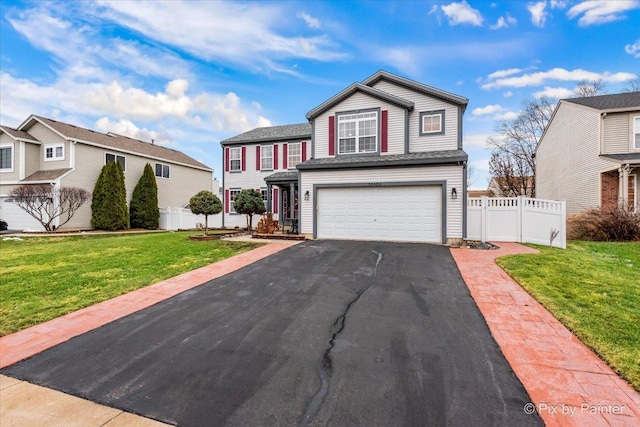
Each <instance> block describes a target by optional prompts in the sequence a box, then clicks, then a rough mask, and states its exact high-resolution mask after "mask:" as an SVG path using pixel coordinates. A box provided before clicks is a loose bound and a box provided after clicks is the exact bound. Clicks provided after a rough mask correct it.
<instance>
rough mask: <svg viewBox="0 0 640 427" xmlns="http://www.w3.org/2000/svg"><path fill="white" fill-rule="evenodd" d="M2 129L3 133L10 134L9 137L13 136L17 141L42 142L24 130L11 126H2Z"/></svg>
mask: <svg viewBox="0 0 640 427" xmlns="http://www.w3.org/2000/svg"><path fill="white" fill-rule="evenodd" d="M0 129H2V130H3V131H5V132H6V133H8V134H9V135H11V136H12V137H14V138H16V139H26V140H28V141H33V142H40V141H38V140H37V139H36V138H34V137H33V136H31V134H30V133H28V132H25V131H23V130H18V129H14V128H11V127H9V126H0Z"/></svg>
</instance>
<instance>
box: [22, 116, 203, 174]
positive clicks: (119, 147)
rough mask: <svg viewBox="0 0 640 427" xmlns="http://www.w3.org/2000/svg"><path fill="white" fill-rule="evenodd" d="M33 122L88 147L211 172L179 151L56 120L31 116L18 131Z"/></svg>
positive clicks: (28, 126) (27, 127)
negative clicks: (100, 147) (97, 147)
mask: <svg viewBox="0 0 640 427" xmlns="http://www.w3.org/2000/svg"><path fill="white" fill-rule="evenodd" d="M35 122H39V123H41V124H43V125H45V126H47V127H48V128H49V129H51V130H53V131H54V132H56V133H58V134H59V135H61V136H62V137H63V138H65V139H67V140H70V141H77V142H80V143H85V144H88V145H97V146H102V147H104V148H110V149H113V150H116V151H122V152H125V153H131V154H139V155H143V156H145V157H150V158H154V159H157V160H164V161H167V162H171V163H178V164H182V165H186V166H191V167H195V168H197V169H204V170H207V171H211V170H212V169H211V168H210V167H208V166H207V165H205V164H203V163H200V162H199V161H197V160H195V159H193V158H191V157H189V156H187V155H186V154H184V153H183V152H181V151H177V150H172V149H170V148H166V147H162V146H160V145H155V144H150V143H148V142H144V141H140V140H137V139H133V138H129V137H126V136H122V135H117V134H114V133H109V134H106V133H101V132H96V131H94V130H91V129H86V128H82V127H79V126H75V125H71V124H68V123H63V122H59V121H57V120H53V119H48V118H46V117H41V116H36V115H32V116H31V117H29V118H28V119H27V120H26V121H25V122H24V123H23V124H21V125H20V130H25V129H29V128H30V127H31V126H33V124H34V123H35Z"/></svg>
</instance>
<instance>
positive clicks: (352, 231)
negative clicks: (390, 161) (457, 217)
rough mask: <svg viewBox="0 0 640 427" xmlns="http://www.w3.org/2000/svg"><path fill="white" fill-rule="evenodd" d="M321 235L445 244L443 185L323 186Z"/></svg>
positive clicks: (320, 193)
mask: <svg viewBox="0 0 640 427" xmlns="http://www.w3.org/2000/svg"><path fill="white" fill-rule="evenodd" d="M317 198H318V200H317V208H318V211H317V237H318V238H321V239H347V240H383V241H406V242H432V243H442V187H440V186H433V185H432V186H389V187H340V188H319V189H318V191H317Z"/></svg>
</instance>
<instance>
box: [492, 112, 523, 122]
mask: <svg viewBox="0 0 640 427" xmlns="http://www.w3.org/2000/svg"><path fill="white" fill-rule="evenodd" d="M516 117H518V113H516V112H515V111H507V112H506V113H501V114H496V115H495V116H493V119H494V120H511V119H515V118H516Z"/></svg>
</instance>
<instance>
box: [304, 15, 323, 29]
mask: <svg viewBox="0 0 640 427" xmlns="http://www.w3.org/2000/svg"><path fill="white" fill-rule="evenodd" d="M298 18H301V19H303V20H304V22H306V23H307V25H308V26H309V28H313V29H314V30H319V29H320V28H322V24H321V23H320V20H319V19H318V18H314V17H313V16H311V15H309V14H308V13H305V12H300V13H298Z"/></svg>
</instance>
